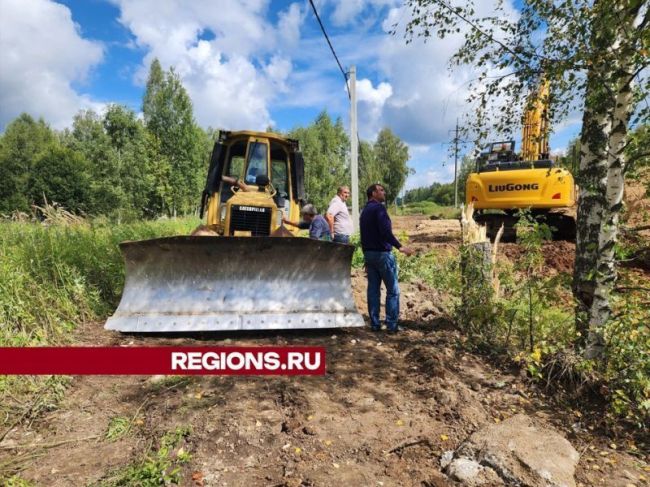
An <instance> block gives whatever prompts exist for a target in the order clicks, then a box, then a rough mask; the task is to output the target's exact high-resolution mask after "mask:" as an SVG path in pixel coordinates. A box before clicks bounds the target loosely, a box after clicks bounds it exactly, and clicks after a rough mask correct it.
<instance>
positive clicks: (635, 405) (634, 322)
mask: <svg viewBox="0 0 650 487" xmlns="http://www.w3.org/2000/svg"><path fill="white" fill-rule="evenodd" d="M615 309H616V313H615V315H614V317H613V318H612V319H611V320H610V321H609V322H608V323H607V326H606V328H605V340H606V343H607V361H606V365H605V370H604V375H605V379H606V380H607V382H608V383H609V385H610V389H611V390H612V395H611V409H612V413H613V414H614V415H616V416H622V417H625V418H626V419H628V420H629V421H632V422H634V423H636V424H637V425H638V426H639V427H642V426H643V425H644V424H647V421H648V420H650V304H648V302H647V299H644V298H643V297H641V296H640V295H639V294H635V293H633V294H628V295H626V296H624V297H620V298H618V299H617V300H616V301H615Z"/></svg>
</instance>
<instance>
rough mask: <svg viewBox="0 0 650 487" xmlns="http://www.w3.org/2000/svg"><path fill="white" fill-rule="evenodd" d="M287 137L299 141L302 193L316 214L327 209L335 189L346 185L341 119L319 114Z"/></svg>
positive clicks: (346, 142)
mask: <svg viewBox="0 0 650 487" xmlns="http://www.w3.org/2000/svg"><path fill="white" fill-rule="evenodd" d="M288 136H289V137H291V138H294V139H298V140H299V141H300V148H301V150H302V153H303V157H304V159H305V193H306V194H307V200H308V201H310V202H311V203H313V204H314V205H315V206H316V208H317V209H318V211H319V212H324V211H325V210H327V206H328V205H329V202H330V200H331V199H332V198H333V197H334V195H335V194H336V188H337V187H338V186H340V185H342V184H349V183H348V182H349V180H350V176H349V166H348V162H347V153H348V150H349V147H350V141H349V139H348V136H347V134H346V132H345V128H344V127H343V122H342V121H341V119H340V118H339V119H337V120H336V121H335V122H332V119H331V118H330V116H329V115H328V114H327V112H325V111H323V112H322V113H321V114H320V115H318V117H317V118H316V120H315V121H314V123H313V124H311V125H309V126H307V127H299V128H295V129H293V130H292V131H290V132H289V134H288Z"/></svg>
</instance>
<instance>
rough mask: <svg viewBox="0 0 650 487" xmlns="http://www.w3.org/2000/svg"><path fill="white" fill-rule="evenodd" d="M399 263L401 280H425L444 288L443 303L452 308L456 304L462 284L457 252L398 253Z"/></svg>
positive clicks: (429, 283)
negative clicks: (408, 254)
mask: <svg viewBox="0 0 650 487" xmlns="http://www.w3.org/2000/svg"><path fill="white" fill-rule="evenodd" d="M400 241H402V242H407V239H403V238H402V237H400ZM397 263H398V265H399V280H400V281H404V282H415V281H423V282H425V283H426V284H428V285H429V286H431V287H433V288H435V289H440V290H444V292H445V293H446V295H447V302H445V303H443V304H444V305H445V306H446V307H447V308H450V309H451V308H453V307H454V306H455V303H456V301H457V299H458V296H459V295H460V286H461V281H460V273H459V272H458V265H459V256H458V255H457V254H449V253H446V252H441V251H436V250H431V251H429V252H427V253H426V254H416V255H413V256H410V257H407V256H405V255H403V254H400V253H397Z"/></svg>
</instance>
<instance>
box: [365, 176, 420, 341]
mask: <svg viewBox="0 0 650 487" xmlns="http://www.w3.org/2000/svg"><path fill="white" fill-rule="evenodd" d="M366 195H367V196H368V203H367V204H366V206H365V207H364V208H363V211H362V212H361V217H360V218H359V221H360V230H361V248H362V249H363V257H364V260H365V263H366V271H367V272H368V295H367V296H368V314H369V315H370V327H371V329H372V330H373V331H379V330H380V323H379V307H380V301H381V283H382V281H383V283H384V285H385V286H386V327H387V328H388V331H389V332H390V333H396V332H397V331H398V330H399V328H398V327H397V318H398V316H399V284H398V282H397V261H396V260H395V256H394V255H393V252H392V248H393V247H395V248H396V249H397V250H399V251H400V252H402V253H403V254H405V255H411V254H413V250H411V249H410V248H408V247H404V246H403V245H402V244H401V243H399V241H398V240H397V239H396V238H395V235H393V229H392V224H391V221H390V217H389V216H388V212H387V211H386V207H385V206H384V204H383V203H384V201H386V191H385V190H384V187H383V186H382V185H381V184H373V185H371V186H370V187H369V188H368V190H367V191H366Z"/></svg>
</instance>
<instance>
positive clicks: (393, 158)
mask: <svg viewBox="0 0 650 487" xmlns="http://www.w3.org/2000/svg"><path fill="white" fill-rule="evenodd" d="M373 152H374V159H375V162H376V164H377V165H378V166H379V167H380V168H382V170H381V176H382V177H381V182H382V184H383V185H384V188H385V189H386V204H391V203H393V202H394V201H395V199H396V198H397V195H398V194H399V192H400V191H401V190H402V187H403V186H404V183H405V182H406V177H407V176H408V175H409V172H410V171H409V168H408V166H407V165H406V163H407V161H408V160H409V151H408V147H407V146H406V144H404V142H402V141H401V140H400V138H399V137H397V135H395V134H394V133H393V132H392V131H391V130H390V129H389V128H384V129H382V130H381V131H380V132H379V134H378V135H377V141H376V142H375V144H374V146H373Z"/></svg>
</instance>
